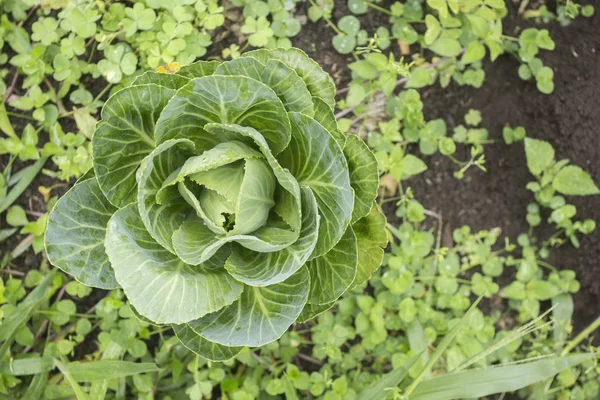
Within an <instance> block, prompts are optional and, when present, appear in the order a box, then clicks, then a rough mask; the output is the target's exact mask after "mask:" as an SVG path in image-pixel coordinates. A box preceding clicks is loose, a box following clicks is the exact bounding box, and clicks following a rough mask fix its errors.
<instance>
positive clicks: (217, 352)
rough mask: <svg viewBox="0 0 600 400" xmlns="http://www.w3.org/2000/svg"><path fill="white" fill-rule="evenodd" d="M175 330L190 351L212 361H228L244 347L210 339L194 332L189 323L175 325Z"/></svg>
mask: <svg viewBox="0 0 600 400" xmlns="http://www.w3.org/2000/svg"><path fill="white" fill-rule="evenodd" d="M173 331H175V335H177V338H178V339H179V340H180V341H181V343H183V345H184V346H185V347H187V348H188V349H189V350H190V351H193V352H194V353H196V354H199V355H201V356H202V357H204V358H207V359H209V360H211V361H227V360H229V359H231V358H233V357H235V356H236V355H237V354H238V353H239V352H240V351H241V350H242V349H243V347H228V346H223V345H222V344H218V343H214V342H211V341H208V340H206V339H204V338H203V337H202V336H200V335H198V334H197V333H196V332H194V330H193V329H192V328H191V327H190V326H189V325H187V324H182V325H174V326H173Z"/></svg>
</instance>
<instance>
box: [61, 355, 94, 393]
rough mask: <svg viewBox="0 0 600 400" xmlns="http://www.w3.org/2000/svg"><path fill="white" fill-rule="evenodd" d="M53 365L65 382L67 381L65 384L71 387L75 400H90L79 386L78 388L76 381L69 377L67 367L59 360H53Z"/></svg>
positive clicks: (69, 373) (69, 372)
mask: <svg viewBox="0 0 600 400" xmlns="http://www.w3.org/2000/svg"><path fill="white" fill-rule="evenodd" d="M54 363H55V364H56V366H57V367H58V369H59V370H60V372H62V374H63V375H64V377H65V380H66V381H67V383H68V384H69V385H70V386H71V388H72V389H73V391H74V392H75V396H76V397H77V400H90V396H88V394H87V393H86V392H84V391H83V389H82V388H81V386H79V384H78V383H77V381H76V380H75V379H74V378H73V376H72V375H71V371H70V370H69V367H67V366H66V365H65V364H64V363H63V362H62V361H60V360H54Z"/></svg>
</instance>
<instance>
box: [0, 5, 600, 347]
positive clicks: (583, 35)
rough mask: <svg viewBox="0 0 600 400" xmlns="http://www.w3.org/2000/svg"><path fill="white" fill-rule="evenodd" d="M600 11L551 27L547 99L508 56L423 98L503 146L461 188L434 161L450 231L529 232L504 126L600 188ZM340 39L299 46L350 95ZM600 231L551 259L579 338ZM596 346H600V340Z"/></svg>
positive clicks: (429, 191) (599, 203) (523, 170)
mask: <svg viewBox="0 0 600 400" xmlns="http://www.w3.org/2000/svg"><path fill="white" fill-rule="evenodd" d="M300 4H303V5H302V6H301V7H305V8H304V10H303V9H300V10H299V14H300V15H305V14H306V12H305V11H306V7H307V3H299V5H300ZM513 8H514V7H513ZM596 8H597V9H596V14H595V16H594V17H593V18H578V19H577V20H576V21H574V22H573V23H571V24H570V25H569V26H567V27H562V26H560V25H559V24H557V23H554V24H550V25H547V26H546V28H547V29H549V30H550V33H551V37H552V38H553V40H554V41H555V42H556V49H555V50H554V51H543V52H542V53H541V58H542V59H543V61H544V63H545V64H546V65H549V66H551V67H552V69H553V70H554V74H555V75H554V82H555V91H554V93H553V94H552V95H544V94H542V93H540V92H539V91H538V90H537V88H536V87H535V84H533V83H532V82H524V81H522V80H520V79H519V77H518V75H517V68H518V66H519V65H518V62H517V61H516V60H515V59H513V58H511V57H510V56H501V57H500V58H499V59H498V60H496V61H495V62H494V63H493V65H492V64H491V63H489V62H488V63H486V65H485V72H486V79H485V83H484V85H483V87H482V88H480V89H474V88H470V87H461V86H458V85H457V84H455V83H452V84H450V86H449V87H448V88H446V89H442V88H440V87H439V86H435V87H432V88H428V89H425V90H422V91H421V95H422V98H423V101H424V104H425V118H426V119H427V120H429V119H434V118H443V119H444V120H446V121H447V123H448V127H449V129H451V128H452V127H453V125H454V124H455V123H456V124H458V123H461V122H462V118H463V116H464V114H465V113H466V112H467V111H468V110H469V109H471V108H474V109H478V110H480V111H481V113H482V118H483V122H482V126H483V127H485V128H487V129H488V130H489V133H490V137H491V139H493V140H494V141H495V143H493V144H490V145H487V146H486V148H485V155H486V160H487V161H486V167H487V170H488V172H487V173H484V172H481V171H478V170H475V169H472V170H469V172H468V173H467V174H466V177H465V178H464V179H463V180H461V181H459V180H456V179H455V178H454V177H453V176H452V173H453V172H454V171H455V170H456V165H454V164H452V163H450V162H449V161H448V160H447V159H445V158H443V157H439V156H434V157H431V158H430V159H427V160H426V162H427V164H428V165H429V170H428V171H427V172H426V173H424V174H422V175H419V176H418V177H416V178H414V179H413V180H412V181H411V185H412V188H413V191H414V192H415V195H416V197H417V198H418V199H419V200H420V201H421V202H422V203H423V204H424V205H425V207H426V208H428V209H430V210H434V211H436V212H438V213H441V214H442V215H443V219H444V224H445V226H446V227H447V229H454V228H457V227H460V226H462V225H469V226H471V228H472V229H473V230H479V229H490V228H495V227H499V228H501V229H502V232H503V234H504V235H506V236H508V237H510V238H511V239H515V238H516V236H517V235H518V234H519V233H522V232H526V231H527V228H528V227H527V224H526V222H525V215H526V206H527V204H528V203H529V202H531V201H532V200H533V198H532V195H531V193H530V192H528V191H527V190H526V189H525V185H526V184H527V182H529V181H530V180H531V178H532V177H531V176H530V175H529V173H528V170H527V166H526V162H525V157H524V152H523V148H522V145H521V144H515V145H512V146H507V145H505V144H504V141H503V140H502V135H501V131H502V127H503V126H505V125H506V124H510V125H511V126H518V125H521V126H524V127H525V128H526V129H527V133H528V135H529V136H531V137H535V138H538V139H543V140H547V141H549V142H551V143H552V145H553V146H554V148H555V150H556V155H557V157H558V158H568V159H570V160H572V162H573V163H575V164H577V165H579V166H581V167H583V168H584V169H585V170H586V171H588V172H589V173H590V174H591V176H592V178H593V179H594V181H595V182H597V183H599V182H600V161H598V157H599V156H600V113H599V112H598V104H600V9H598V8H599V7H596ZM346 14H348V12H347V9H346V7H345V1H339V0H338V1H336V8H335V11H334V15H333V19H334V20H337V19H339V18H340V17H342V16H343V15H346ZM510 14H511V15H513V16H512V17H508V18H507V19H506V20H505V32H506V33H507V34H511V35H512V34H515V32H516V29H517V28H518V27H521V28H522V27H526V26H527V24H526V23H525V22H523V21H521V20H519V19H518V18H517V17H515V16H514V15H515V14H516V13H515V10H514V9H512V10H510ZM361 24H362V27H363V28H366V29H367V30H368V31H369V32H370V33H373V32H374V30H375V29H376V28H377V27H378V26H380V25H382V24H387V17H386V16H385V15H383V14H381V13H373V12H371V13H369V14H368V15H367V16H364V17H361ZM233 36H234V35H229V34H228V33H227V34H224V35H222V38H223V39H222V40H221V41H220V43H215V46H214V48H213V50H212V51H211V52H210V54H220V49H222V48H224V47H227V46H228V45H229V44H230V43H232V42H233V41H235V37H233ZM332 36H333V32H332V30H331V29H330V28H329V27H328V26H327V25H326V24H324V23H323V22H322V21H321V22H318V23H312V22H310V21H308V22H307V23H306V24H305V25H304V26H303V29H302V32H301V34H300V35H299V36H297V37H296V38H294V39H293V44H294V45H295V46H296V47H299V48H301V49H303V50H304V51H306V52H307V53H308V54H309V55H310V56H311V57H312V58H314V59H315V60H317V61H318V62H319V64H320V65H321V66H322V67H323V68H324V69H325V71H327V72H329V73H330V74H331V75H332V77H333V78H334V81H335V82H336V85H337V86H338V88H343V87H345V86H346V83H347V82H348V80H349V75H348V72H347V71H348V70H347V68H346V65H347V63H348V62H351V61H353V59H352V57H349V56H342V55H340V54H338V53H337V52H336V51H335V50H334V49H333V48H332V46H331V38H332ZM392 51H394V52H395V53H398V47H397V45H396V44H393V45H392ZM96 86H98V87H96ZM88 87H90V86H88ZM102 87H103V84H100V83H98V84H97V85H96V84H94V85H93V86H92V88H93V89H92V90H93V91H94V92H97V91H99V90H101V89H102ZM6 161H7V157H6V156H2V157H0V167H1V166H3V165H5V164H6ZM49 165H50V163H49V164H48V166H49ZM40 185H44V186H47V187H48V186H51V185H52V182H51V181H49V179H48V178H47V177H45V176H43V175H40V176H38V178H37V179H36V180H35V181H34V182H33V183H32V185H31V186H30V188H28V189H27V190H26V191H25V193H24V195H23V196H21V198H20V199H19V201H17V204H20V205H21V206H23V207H24V208H25V209H26V210H29V211H38V212H43V211H45V210H44V209H43V208H42V207H43V201H41V195H40V194H39V193H38V191H37V188H38V186H40ZM63 190H64V189H63ZM29 199H34V200H33V201H30V200H29ZM569 201H570V202H572V203H573V204H575V205H576V206H577V210H578V215H579V217H580V218H582V219H583V218H592V219H594V220H596V221H597V223H598V224H600V196H592V197H579V198H570V199H569ZM598 232H600V227H599V228H598V229H597V230H596V231H595V232H593V233H592V234H590V235H588V236H587V237H583V238H580V239H581V247H580V249H575V248H574V247H572V246H570V245H566V246H563V247H562V248H560V249H559V250H556V251H555V252H554V253H553V254H552V255H551V258H550V260H549V261H550V262H551V263H552V264H553V265H555V266H557V267H559V268H569V269H573V270H575V271H576V272H577V275H578V278H579V280H580V282H581V290H580V291H579V293H578V294H577V295H576V296H575V315H574V320H575V328H576V330H580V329H582V328H583V327H584V326H585V325H587V324H589V323H590V322H591V321H592V320H593V319H594V318H596V317H597V316H598V315H599V314H600V245H599V244H598V243H599V239H600V235H599V234H598ZM11 239H12V238H11ZM20 239H22V238H18V239H17V238H15V239H12V240H7V241H4V242H2V243H0V251H1V252H2V254H4V253H5V252H9V251H11V250H12V249H13V248H14V246H15V245H16V243H18V241H19V240H20ZM39 261H40V258H39V256H33V255H32V254H31V252H26V253H25V254H24V255H23V256H21V257H19V258H17V259H16V260H14V261H13V263H12V264H13V265H12V266H11V268H14V269H19V270H21V271H25V270H27V269H30V268H37V267H38V266H39ZM91 305H93V304H91ZM597 338H598V339H600V333H598V334H597Z"/></svg>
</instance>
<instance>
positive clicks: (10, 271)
mask: <svg viewBox="0 0 600 400" xmlns="http://www.w3.org/2000/svg"><path fill="white" fill-rule="evenodd" d="M2 272H4V273H5V274H10V275H14V276H25V272H21V271H15V270H14V269H3V270H2Z"/></svg>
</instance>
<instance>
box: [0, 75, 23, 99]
mask: <svg viewBox="0 0 600 400" xmlns="http://www.w3.org/2000/svg"><path fill="white" fill-rule="evenodd" d="M18 77H19V71H15V74H14V75H13V78H12V81H10V85H9V86H8V88H7V89H6V93H5V94H4V97H3V98H2V103H6V100H8V98H9V97H10V95H11V94H12V92H13V90H15V86H16V84H17V78H18Z"/></svg>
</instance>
